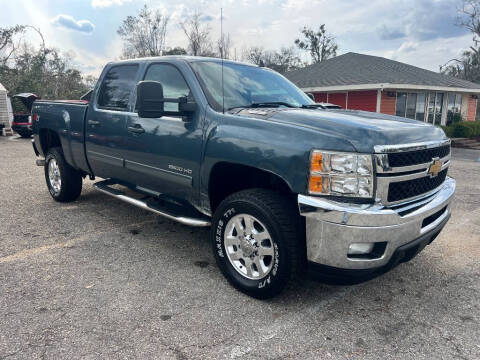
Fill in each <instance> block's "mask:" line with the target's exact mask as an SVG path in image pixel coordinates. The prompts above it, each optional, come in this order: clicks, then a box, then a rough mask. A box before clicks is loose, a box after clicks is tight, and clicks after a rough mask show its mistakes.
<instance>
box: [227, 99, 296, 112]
mask: <svg viewBox="0 0 480 360" xmlns="http://www.w3.org/2000/svg"><path fill="white" fill-rule="evenodd" d="M280 106H286V107H289V108H297V106H295V105H292V104H289V103H287V102H284V101H265V102H256V103H255V102H254V103H251V104H250V105H241V106H233V107H231V108H229V109H227V111H230V110H233V109H240V108H244V109H250V108H261V107H280Z"/></svg>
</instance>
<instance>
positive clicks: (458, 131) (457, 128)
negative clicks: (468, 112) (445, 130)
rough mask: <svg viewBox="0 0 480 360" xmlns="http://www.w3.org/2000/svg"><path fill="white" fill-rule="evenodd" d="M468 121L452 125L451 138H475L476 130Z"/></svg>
mask: <svg viewBox="0 0 480 360" xmlns="http://www.w3.org/2000/svg"><path fill="white" fill-rule="evenodd" d="M467 123H468V121H462V122H459V123H456V124H453V125H451V126H450V127H451V128H452V129H451V137H454V138H468V137H472V136H474V129H473V128H472V126H471V125H470V124H467Z"/></svg>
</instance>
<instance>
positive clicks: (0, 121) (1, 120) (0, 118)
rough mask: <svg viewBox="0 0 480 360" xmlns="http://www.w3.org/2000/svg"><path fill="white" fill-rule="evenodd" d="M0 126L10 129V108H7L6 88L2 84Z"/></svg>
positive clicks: (0, 86) (0, 91)
mask: <svg viewBox="0 0 480 360" xmlns="http://www.w3.org/2000/svg"><path fill="white" fill-rule="evenodd" d="M0 125H5V126H6V127H9V125H10V124H9V121H8V106H7V92H6V91H5V88H4V87H3V86H2V85H1V84H0Z"/></svg>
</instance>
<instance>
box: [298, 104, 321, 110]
mask: <svg viewBox="0 0 480 360" xmlns="http://www.w3.org/2000/svg"><path fill="white" fill-rule="evenodd" d="M302 109H324V106H322V105H320V104H304V105H302Z"/></svg>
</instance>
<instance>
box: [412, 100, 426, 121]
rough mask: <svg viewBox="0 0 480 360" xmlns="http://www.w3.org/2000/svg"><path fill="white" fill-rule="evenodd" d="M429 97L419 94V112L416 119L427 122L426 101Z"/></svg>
mask: <svg viewBox="0 0 480 360" xmlns="http://www.w3.org/2000/svg"><path fill="white" fill-rule="evenodd" d="M426 97H427V95H426V94H425V93H418V94H417V112H416V114H415V119H417V120H420V121H425V100H426Z"/></svg>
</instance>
